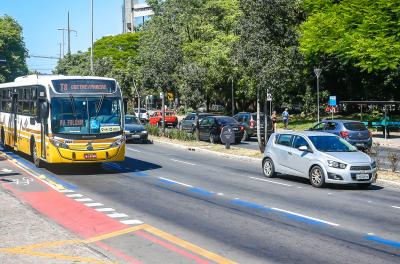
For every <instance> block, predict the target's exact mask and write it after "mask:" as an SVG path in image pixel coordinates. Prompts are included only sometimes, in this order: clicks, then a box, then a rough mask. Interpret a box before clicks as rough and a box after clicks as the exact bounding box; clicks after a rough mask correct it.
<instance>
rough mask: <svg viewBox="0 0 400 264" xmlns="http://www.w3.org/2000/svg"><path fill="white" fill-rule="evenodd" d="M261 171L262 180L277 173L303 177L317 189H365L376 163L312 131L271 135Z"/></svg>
mask: <svg viewBox="0 0 400 264" xmlns="http://www.w3.org/2000/svg"><path fill="white" fill-rule="evenodd" d="M262 167H263V173H264V176H265V177H268V178H270V177H273V176H275V175H276V174H277V173H281V174H288V175H294V176H299V177H304V178H308V179H310V182H311V184H312V185H313V186H314V187H318V188H319V187H323V186H324V185H325V184H326V183H336V184H348V183H355V184H357V185H358V186H359V187H360V188H367V187H368V186H370V185H371V183H372V182H374V181H375V180H376V175H377V174H376V172H377V167H376V162H375V161H374V160H373V159H372V158H371V157H370V156H368V155H367V154H365V153H363V152H361V151H358V150H357V148H356V147H354V146H353V145H351V144H350V143H348V142H347V141H346V140H344V139H343V138H341V137H339V136H336V135H333V134H330V133H323V132H313V131H304V132H295V131H285V132H282V133H279V134H272V136H271V137H270V139H269V141H268V143H267V146H266V148H265V152H264V159H263V161H262Z"/></svg>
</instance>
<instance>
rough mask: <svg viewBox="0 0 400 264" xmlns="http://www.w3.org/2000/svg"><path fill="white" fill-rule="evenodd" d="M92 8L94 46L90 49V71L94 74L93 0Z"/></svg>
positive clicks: (91, 2)
mask: <svg viewBox="0 0 400 264" xmlns="http://www.w3.org/2000/svg"><path fill="white" fill-rule="evenodd" d="M90 9H91V13H92V47H91V49H90V72H91V73H92V75H94V59H93V0H91V1H90Z"/></svg>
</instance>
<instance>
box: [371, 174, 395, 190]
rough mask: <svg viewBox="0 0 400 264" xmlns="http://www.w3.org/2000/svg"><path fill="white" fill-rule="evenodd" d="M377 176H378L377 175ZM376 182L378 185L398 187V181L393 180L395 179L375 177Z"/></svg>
mask: <svg viewBox="0 0 400 264" xmlns="http://www.w3.org/2000/svg"><path fill="white" fill-rule="evenodd" d="M378 177H379V176H378ZM376 182H377V183H378V184H380V185H383V186H386V187H393V188H397V189H400V182H395V181H389V180H383V179H379V178H378V179H377V180H376Z"/></svg>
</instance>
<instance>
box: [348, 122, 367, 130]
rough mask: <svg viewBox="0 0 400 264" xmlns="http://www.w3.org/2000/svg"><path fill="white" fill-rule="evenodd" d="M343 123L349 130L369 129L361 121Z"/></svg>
mask: <svg viewBox="0 0 400 264" xmlns="http://www.w3.org/2000/svg"><path fill="white" fill-rule="evenodd" d="M343 125H344V127H345V128H346V129H347V130H352V131H364V130H367V128H366V127H365V125H364V124H363V123H360V122H349V123H344V124H343Z"/></svg>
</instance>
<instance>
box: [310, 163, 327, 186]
mask: <svg viewBox="0 0 400 264" xmlns="http://www.w3.org/2000/svg"><path fill="white" fill-rule="evenodd" d="M310 182H311V185H312V186H314V187H316V188H322V187H324V186H325V175H324V171H323V170H322V168H321V167H320V166H318V165H316V166H314V167H312V169H311V170H310Z"/></svg>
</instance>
